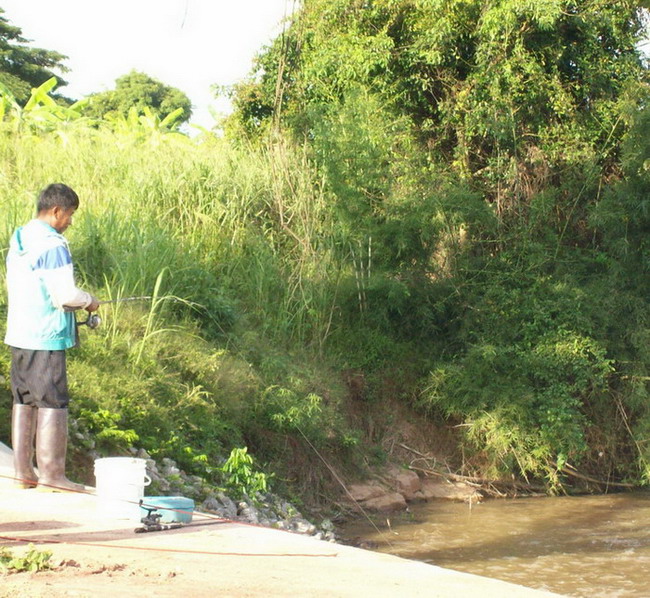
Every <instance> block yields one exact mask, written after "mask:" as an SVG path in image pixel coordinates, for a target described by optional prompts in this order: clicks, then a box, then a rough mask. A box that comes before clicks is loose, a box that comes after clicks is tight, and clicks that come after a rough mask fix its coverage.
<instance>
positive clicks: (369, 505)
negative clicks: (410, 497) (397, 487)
mask: <svg viewBox="0 0 650 598" xmlns="http://www.w3.org/2000/svg"><path fill="white" fill-rule="evenodd" d="M361 506H362V507H363V508H364V509H368V510H369V511H377V512H378V513H393V512H395V511H403V510H404V509H406V499H405V498H404V496H403V495H402V494H400V493H399V492H390V493H389V494H384V495H382V496H377V497H375V498H370V499H368V500H364V501H363V502H362V503H361Z"/></svg>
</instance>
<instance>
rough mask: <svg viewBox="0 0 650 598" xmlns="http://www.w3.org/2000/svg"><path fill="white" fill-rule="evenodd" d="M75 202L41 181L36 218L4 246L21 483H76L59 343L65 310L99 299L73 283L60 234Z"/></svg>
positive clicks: (68, 334) (63, 343) (67, 323)
mask: <svg viewBox="0 0 650 598" xmlns="http://www.w3.org/2000/svg"><path fill="white" fill-rule="evenodd" d="M78 207H79V197H78V196H77V194H76V193H75V192H74V191H73V190H72V189H71V188H70V187H68V186H67V185H63V184H60V183H56V184H52V185H49V186H48V187H46V188H45V189H44V190H43V191H41V193H40V195H39V197H38V205H37V215H36V218H35V219H34V220H31V221H30V222H29V223H27V224H26V225H25V226H22V227H20V228H18V229H17V230H16V231H15V232H14V234H13V236H12V238H11V242H10V245H9V253H8V254H7V291H8V295H9V311H8V316H7V335H6V337H5V343H7V344H8V345H9V346H10V347H11V390H12V394H13V401H14V404H13V412H12V426H11V442H12V445H13V449H14V468H15V471H16V474H15V477H16V479H17V482H16V484H17V485H18V486H19V487H21V488H33V487H35V486H38V488H39V489H41V490H49V491H61V490H63V491H65V490H70V491H79V490H83V489H84V487H83V486H82V485H81V484H75V483H73V482H71V481H70V480H68V479H67V478H66V476H65V456H66V451H67V443H68V403H69V400H70V397H69V395H68V383H67V376H66V361H65V351H66V349H69V348H70V347H72V346H74V345H75V343H76V322H75V317H74V314H73V313H72V311H73V310H75V309H86V310H87V311H88V312H92V311H95V310H97V308H98V307H99V302H98V301H97V299H96V298H95V297H93V296H92V295H90V294H89V293H86V292H85V291H82V290H81V289H79V288H77V286H76V285H75V282H74V274H73V268H72V258H71V256H70V250H69V249H68V244H67V241H66V240H65V237H64V236H63V232H64V231H65V230H66V229H67V228H68V227H69V226H70V225H71V224H72V215H73V214H74V212H75V211H76V209H77V208H78ZM34 448H36V463H37V465H38V473H39V476H38V477H37V476H36V473H35V471H34V466H33V461H34Z"/></svg>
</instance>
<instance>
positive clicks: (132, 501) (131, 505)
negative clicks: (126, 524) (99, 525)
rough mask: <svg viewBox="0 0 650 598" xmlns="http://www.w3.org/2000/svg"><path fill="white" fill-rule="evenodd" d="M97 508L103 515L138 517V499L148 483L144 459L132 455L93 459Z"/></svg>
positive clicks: (136, 518) (139, 515)
mask: <svg viewBox="0 0 650 598" xmlns="http://www.w3.org/2000/svg"><path fill="white" fill-rule="evenodd" d="M95 480H96V493H97V497H98V500H97V508H98V510H99V513H100V514H101V516H102V517H109V518H113V519H132V520H134V521H140V518H141V514H140V499H142V497H143V496H144V487H145V486H148V485H149V484H151V478H149V477H148V476H147V462H146V461H145V460H144V459H135V458H132V457H108V458H105V459H95Z"/></svg>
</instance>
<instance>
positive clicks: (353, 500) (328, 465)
mask: <svg viewBox="0 0 650 598" xmlns="http://www.w3.org/2000/svg"><path fill="white" fill-rule="evenodd" d="M294 425H295V424H294ZM296 430H298V432H300V434H301V435H302V437H303V438H304V439H305V442H307V444H308V445H309V446H310V447H311V448H312V449H313V450H314V452H315V453H316V455H318V458H319V459H320V460H321V461H322V462H323V463H324V464H325V467H327V469H329V470H330V473H331V474H332V475H333V476H334V479H335V480H336V481H337V482H338V483H339V484H340V485H341V486H342V487H343V490H345V493H346V494H347V495H348V496H349V497H350V500H352V502H353V503H354V504H355V506H356V507H357V508H358V509H359V510H360V511H361V513H363V516H364V517H365V518H366V519H367V520H368V522H369V523H370V525H371V526H372V527H373V528H374V530H375V531H376V532H377V533H378V534H379V535H380V536H381V537H382V538H384V539H385V541H386V543H387V544H388V545H389V546H390V547H391V549H393V550H395V546H394V545H393V543H392V542H391V541H390V539H389V538H388V536H387V535H386V534H384V532H382V531H381V530H380V529H379V528H378V527H377V526H376V525H375V522H374V521H373V520H372V519H371V518H370V515H368V513H367V512H366V511H365V509H364V508H363V507H362V506H361V505H360V504H359V501H358V500H357V499H356V498H354V496H352V494H350V491H349V490H348V488H347V486H346V485H345V484H344V482H343V480H341V478H340V477H339V475H338V473H336V471H334V468H333V467H332V466H331V465H330V464H329V463H328V462H327V461H326V460H325V457H323V455H321V454H320V453H319V452H318V449H317V448H316V447H315V446H314V445H313V444H312V443H311V442H310V441H309V438H307V436H305V433H304V432H303V431H302V430H301V429H300V428H299V427H298V426H297V425H296Z"/></svg>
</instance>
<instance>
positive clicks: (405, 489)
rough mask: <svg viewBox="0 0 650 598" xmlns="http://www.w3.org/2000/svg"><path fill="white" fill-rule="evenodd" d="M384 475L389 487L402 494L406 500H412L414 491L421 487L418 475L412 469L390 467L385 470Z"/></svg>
mask: <svg viewBox="0 0 650 598" xmlns="http://www.w3.org/2000/svg"><path fill="white" fill-rule="evenodd" d="M386 476H387V481H388V483H389V485H390V486H391V488H393V489H394V490H395V491H397V492H399V493H400V494H401V495H403V496H404V498H405V499H406V500H408V501H411V500H414V499H415V495H416V493H417V492H419V491H420V489H421V488H422V483H421V482H420V477H419V476H418V474H417V473H415V472H414V471H410V470H408V469H401V468H399V467H390V468H389V469H388V470H387V472H386Z"/></svg>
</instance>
